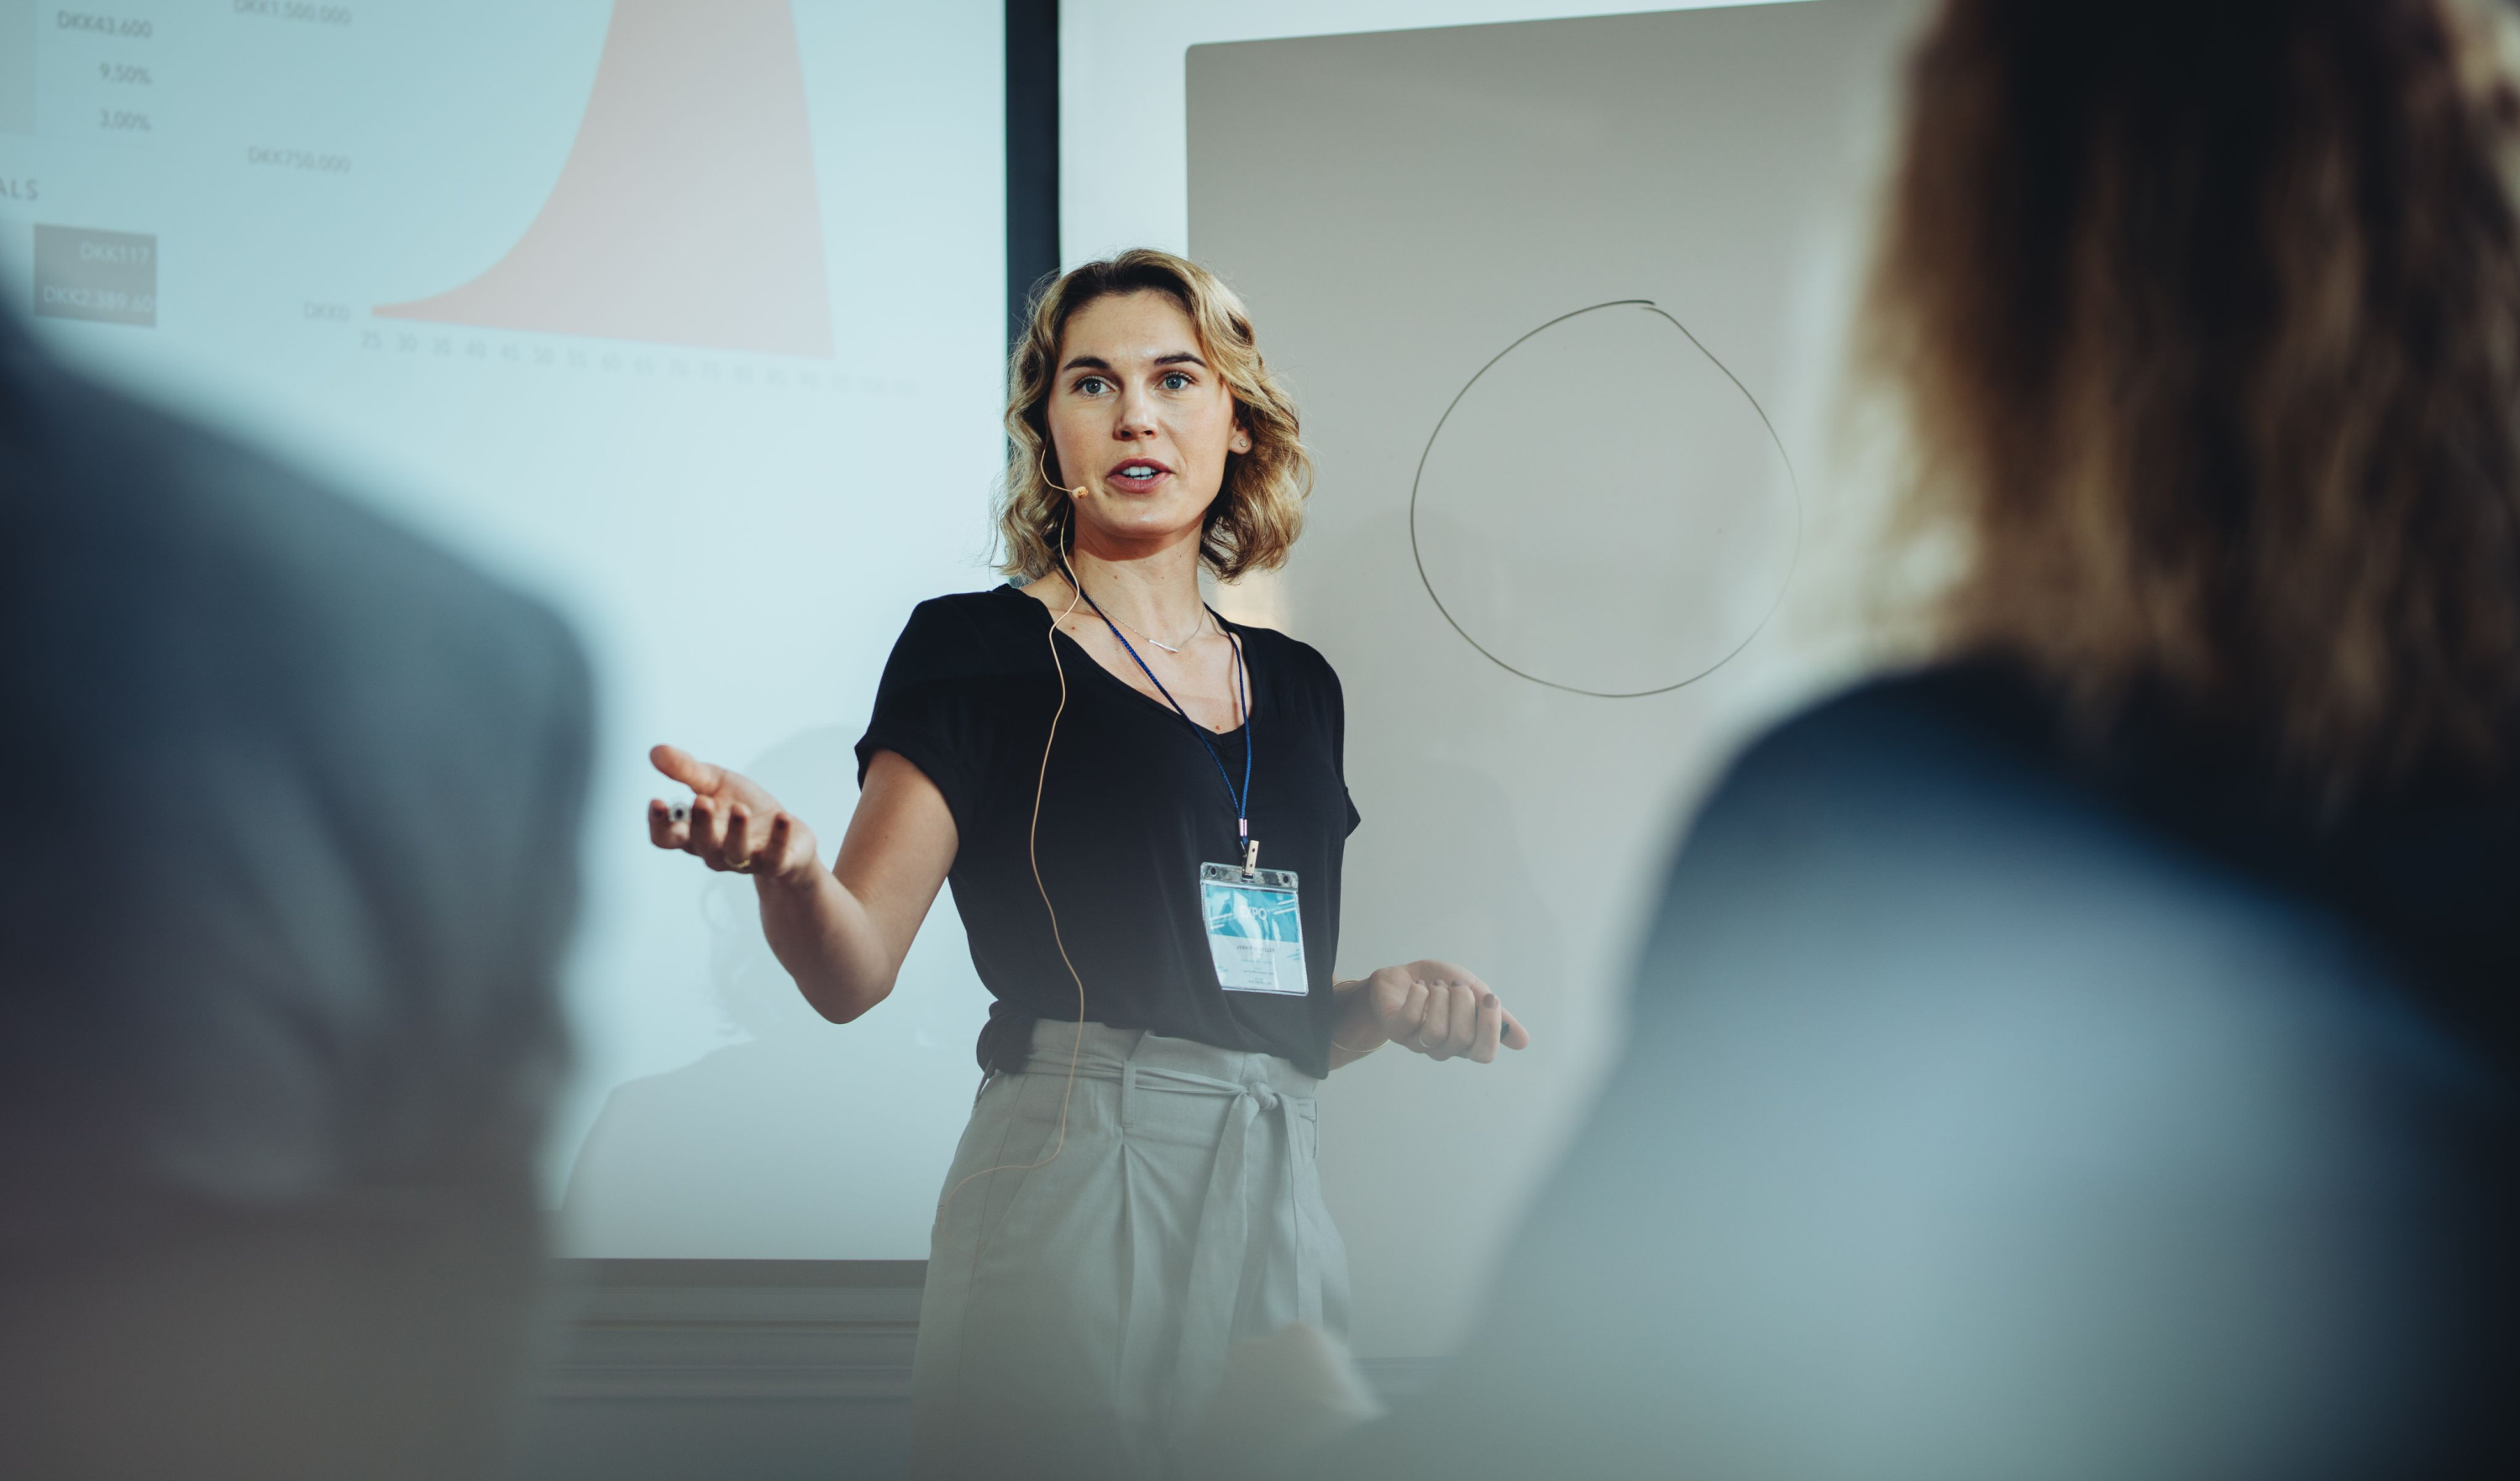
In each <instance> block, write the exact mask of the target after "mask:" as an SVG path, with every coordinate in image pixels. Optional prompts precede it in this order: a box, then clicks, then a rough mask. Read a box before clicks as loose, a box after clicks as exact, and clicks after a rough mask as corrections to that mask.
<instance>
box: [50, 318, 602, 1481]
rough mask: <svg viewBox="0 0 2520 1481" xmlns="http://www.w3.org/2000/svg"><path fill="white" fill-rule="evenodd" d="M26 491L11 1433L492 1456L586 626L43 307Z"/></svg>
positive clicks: (188, 1468) (529, 1257) (131, 1469)
mask: <svg viewBox="0 0 2520 1481" xmlns="http://www.w3.org/2000/svg"><path fill="white" fill-rule="evenodd" d="M0 529H5V532H6V538H5V539H0V695H5V696H7V700H6V702H7V705H8V722H7V724H6V725H5V726H0V776H6V777H7V778H8V779H9V783H10V791H11V801H10V805H9V808H8V810H7V816H6V820H5V822H0V951H5V956H0V1475H7V1476H13V1477H18V1476H23V1477H29V1478H32V1477H45V1478H64V1477H91V1476H93V1477H107V1476H112V1477H125V1476H127V1477H151V1478H166V1477H178V1476H180V1477H187V1478H200V1477H254V1478H263V1481H267V1478H274V1477H290V1478H295V1477H308V1478H312V1477H324V1478H328V1481H330V1478H340V1477H405V1476H408V1477H424V1476H425V1477H431V1478H444V1477H462V1476H468V1475H478V1474H481V1473H483V1472H484V1471H485V1470H486V1469H488V1468H489V1467H490V1466H491V1464H492V1463H493V1462H494V1460H495V1459H496V1458H497V1454H498V1449H499V1446H500V1443H501V1440H502V1438H503V1435H502V1431H503V1429H504V1427H505V1416H506V1414H507V1410H508V1407H509V1405H510V1403H511V1402H512V1395H513V1390H514V1387H515V1380H516V1377H517V1362H518V1358H519V1356H520V1350H521V1343H522V1338H523V1334H524V1329H525V1310H526V1307H527V1305H528V1302H529V1300H530V1296H531V1292H532V1286H533V1281H534V1276H535V1271H536V1269H537V1266H538V1262H539V1257H540V1253H541V1249H540V1230H539V1221H538V1215H537V1209H538V1207H539V1203H538V1199H537V1196H536V1189H535V1188H534V1186H533V1178H532V1173H533V1164H534V1160H535V1154H536V1149H537V1145H538V1143H539V1139H540V1135H541V1131H542V1127H543V1122H544V1117H545V1111H546V1106H547V1102H548V1100H549V1097H550V1095H551V1092H552V1089H553V1087H554V1081H555V1077H556V1075H557V1073H558V1071H559V1069H560V1067H561V1060H562V1035H561V1023H560V1011H559V1006H558V1003H557V1000H556V996H555V974H556V972H557V969H558V964H559V962H560V958H561V954H562V948H563V945H564V939H565V937H566V935H567V933H568V929H569V923H570V919H571V914H572V910H573V895H574V890H575V877H576V868H575V859H576V853H577V831H578V818H579V813H580V807H581V794H582V792H583V791H584V788H585V775H586V764H587V750H588V744H589V740H588V723H589V721H588V692H587V677H586V672H585V669H584V666H583V664H582V661H581V659H580V656H579V653H578V651H577V648H576V646H575V644H574V643H573V641H572V640H571V639H570V638H569V637H568V635H567V634H566V633H565V632H564V631H563V630H562V627H561V625H560V624H559V622H558V621H556V620H555V619H554V618H553V617H552V616H551V615H550V614H549V613H547V612H546V611H544V610H542V609H541V608H539V607H536V606H532V605H530V604H529V603H527V602H524V601H522V600H520V599H518V598H517V597H516V596H513V595H511V594H510V593H508V592H506V591H503V590H501V589H499V588H498V587H495V586H493V585H491V584H490V583H488V582H487V581H484V580H482V579H481V578H480V577H478V576H476V575H474V574H472V572H471V571H469V570H467V569H465V568H464V567H463V566H461V565H459V564H457V563H456V562H455V561H451V560H449V559H448V558H446V557H445V556H443V555H440V554H439V553H437V552H436V551H434V550H432V549H430V548H429V547H428V546H427V545H425V544H423V543H422V542H420V541H418V540H416V539H414V538H412V537H411V536H409V535H406V534H404V533H402V532H400V531H399V530H396V529H394V528H392V527H390V526H389V525H387V524H386V523H384V522H383V521H382V520H380V519H378V518H376V517H374V516H370V515H368V514H366V513H364V512H362V511H361V510H359V509H358V508H356V507H354V506H352V505H349V504H346V503H343V502H342V501H340V500H338V499H337V498H335V497H334V496H332V495H331V494H328V493H326V492H324V491H323V490H321V489H318V488H315V487H313V486H311V485H309V484H308V483H306V482H305V481H303V480H302V479H300V478H298V477H296V476H294V475H293V474H291V473H289V472H286V471H283V470H281V469H279V468H276V467H274V466H273V465H271V464H270V463H267V462H265V461H263V460H261V459H259V458H257V457H255V456H253V455H251V454H249V453H247V452H244V451H242V450H240V449H238V448H236V447H234V446H231V445H229V444H227V443H225V442H222V441H220V440H219V439H217V438H215V437H212V436H209V435H206V434H204V433H203V432H201V431H198V430H195V429H192V428H190V427H187V426H183V425H181V424H179V423H177V422H174V421H171V420H169V419H167V418H165V417H163V416H160V415H158V414H156V413H153V412H150V411H147V410H145V409H143V408H141V407H139V406H137V405H134V404H133V403H131V402H129V401H127V400H124V399H122V398H120V397H118V396H115V395H112V394H110V393H108V392H106V391H104V390H101V389H99V388H97V387H95V386H93V385H90V384H88V383H85V382H84V381H80V380H79V379H77V378H75V377H73V376H71V375H69V374H67V373H66V372H64V371H62V370H61V369H59V368H57V367H55V366H53V365H50V364H48V363H46V361H45V359H44V357H43V356H42V354H41V353H40V352H39V351H38V350H37V348H36V347H35V346H34V344H33V343H32V341H31V340H30V339H29V338H28V337H26V335H25V333H24V332H23V331H22V329H21V328H20V327H19V326H17V325H14V324H11V323H8V322H6V319H5V316H0Z"/></svg>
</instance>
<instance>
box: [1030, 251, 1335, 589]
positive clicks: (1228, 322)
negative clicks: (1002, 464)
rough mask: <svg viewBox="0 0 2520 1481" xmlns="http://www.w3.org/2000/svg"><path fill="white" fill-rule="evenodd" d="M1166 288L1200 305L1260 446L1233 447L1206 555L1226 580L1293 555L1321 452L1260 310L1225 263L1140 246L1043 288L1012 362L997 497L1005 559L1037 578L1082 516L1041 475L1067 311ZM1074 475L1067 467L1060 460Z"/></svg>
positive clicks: (1194, 320) (1218, 362)
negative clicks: (1219, 267) (1314, 449)
mask: <svg viewBox="0 0 2520 1481" xmlns="http://www.w3.org/2000/svg"><path fill="white" fill-rule="evenodd" d="M1146 292H1154V293H1163V294H1165V295H1166V296H1168V297H1170V298H1171V299H1172V300H1173V301H1174V302H1176V303H1178V304H1180V305H1181V307H1182V312H1184V313H1186V314H1188V315H1190V322H1191V324H1192V326H1193V328H1194V329H1195V330H1196V331H1197V334H1198V347H1199V351H1200V353H1201V354H1202V355H1204V356H1205V357H1206V359H1207V362H1208V364H1209V366H1210V367H1212V368H1213V369H1214V370H1215V372H1216V373H1217V374H1218V375H1219V376H1221V377H1223V378H1224V380H1225V384H1226V389H1227V390H1228V391H1229V392H1230V393H1231V394H1232V395H1233V397H1234V417H1235V421H1236V422H1237V423H1238V425H1239V426H1241V427H1242V430H1243V431H1244V432H1245V433H1246V434H1248V435H1249V436H1250V438H1251V451H1249V452H1247V453H1229V454H1227V455H1226V460H1225V481H1224V483H1223V484H1222V486H1220V487H1219V488H1218V489H1217V494H1216V500H1215V502H1214V503H1212V504H1210V505H1209V506H1208V509H1207V523H1206V528H1205V529H1204V530H1203V531H1202V532H1201V534H1200V536H1199V542H1198V558H1199V560H1200V561H1202V562H1204V563H1205V564H1206V566H1207V567H1208V569H1210V570H1212V571H1214V572H1215V573H1216V575H1217V578H1218V579H1219V580H1224V581H1231V580H1233V579H1235V578H1236V577H1238V576H1240V575H1243V574H1245V573H1246V572H1250V571H1256V570H1275V569H1277V568H1278V567H1279V566H1282V565H1283V564H1285V563H1286V555H1287V552H1288V551H1290V550H1292V549H1293V548H1294V544H1295V536H1296V535H1298V534H1299V533H1301V532H1302V530H1303V527H1304V500H1305V499H1306V498H1308V497H1309V496H1310V495H1311V493H1312V488H1313V460H1312V455H1311V454H1309V453H1307V452H1305V451H1304V441H1303V436H1302V432H1301V427H1300V426H1299V424H1298V421H1297V418H1296V415H1295V403H1294V401H1293V400H1292V399H1291V398H1290V397H1288V396H1287V394H1286V392H1285V390H1284V388H1283V387H1282V386H1281V385H1279V384H1278V381H1277V380H1276V378H1275V377H1273V376H1271V375H1270V374H1269V367H1268V365H1267V363H1266V362H1264V361H1263V360H1262V359H1261V357H1260V348H1259V345H1258V342H1257V341H1256V339H1255V338H1254V337H1253V335H1252V333H1251V315H1250V313H1249V311H1247V310H1246V309H1244V308H1243V306H1242V300H1241V299H1240V298H1238V297H1237V296H1236V295H1235V292H1234V290H1232V289H1230V288H1227V287H1226V286H1225V284H1224V283H1223V282H1221V281H1220V280H1219V279H1218V278H1217V277H1216V275H1215V274H1213V273H1211V272H1209V271H1208V270H1207V269H1205V268H1203V267H1201V266H1199V265H1198V264H1197V263H1195V262H1192V261H1190V260H1188V259H1187V258H1183V257H1176V256H1174V255H1173V254H1172V253H1170V252H1159V251H1155V250H1153V249H1152V248H1149V247H1139V248H1137V249H1136V250H1134V251H1126V252H1122V253H1120V254H1119V255H1118V256H1115V257H1106V258H1104V259H1102V261H1100V262H1088V263H1086V264H1085V265H1084V266H1082V267H1079V268H1076V269H1075V270H1073V271H1071V272H1068V273H1066V274H1064V275H1062V276H1061V277H1059V278H1058V279H1057V281H1056V282H1054V283H1052V284H1051V285H1050V286H1049V287H1048V288H1046V289H1044V290H1043V291H1042V292H1039V293H1037V294H1036V295H1035V296H1034V298H1033V302H1032V313H1031V315H1030V321H1031V322H1030V324H1029V326H1028V327H1027V328H1026V329H1025V331H1024V337H1023V338H1022V340H1021V341H1020V342H1018V343H1017V344H1016V345H1015V349H1014V354H1013V356H1012V359H1011V360H1010V363H1009V365H1008V367H1007V440H1008V443H1009V447H1008V453H1007V484H1006V494H1005V497H1004V498H1003V499H1002V500H1001V501H1000V503H999V505H998V541H999V545H1000V549H1001V559H1000V562H999V567H998V568H999V569H1000V570H1001V571H1003V572H1005V573H1006V574H1007V575H1008V576H1010V577H1014V578H1018V579H1021V580H1025V581H1033V580H1038V579H1039V578H1041V577H1042V576H1045V575H1047V574H1049V573H1050V572H1051V571H1052V570H1054V569H1056V568H1057V564H1058V556H1057V552H1058V549H1059V542H1060V541H1061V539H1062V538H1064V537H1065V536H1066V534H1067V533H1068V529H1069V521H1070V520H1071V519H1072V518H1073V517H1074V514H1073V511H1072V510H1071V509H1070V508H1069V500H1068V496H1067V495H1066V494H1065V493H1063V492H1061V491H1060V490H1059V489H1058V488H1057V487H1056V486H1054V485H1053V484H1052V483H1051V481H1050V480H1049V478H1047V477H1045V476H1043V471H1042V470H1043V465H1044V463H1045V462H1047V461H1049V460H1050V459H1052V458H1055V457H1056V456H1057V454H1056V453H1055V452H1053V451H1052V450H1051V447H1050V426H1049V416H1048V410H1047V408H1048V406H1049V402H1050V392H1051V387H1052V385H1053V384H1054V382H1055V381H1057V376H1058V345H1059V339H1060V337H1062V336H1063V335H1065V334H1066V332H1067V321H1068V320H1070V319H1072V318H1074V317H1075V316H1076V312H1077V310H1079V309H1081V308H1083V307H1085V305H1087V304H1089V303H1092V302H1094V301H1095V300H1096V299H1098V298H1108V297H1116V296H1121V295H1125V294H1129V293H1146ZM1057 473H1058V476H1059V477H1060V478H1062V479H1064V478H1065V477H1066V471H1065V470H1063V469H1061V470H1058V471H1057Z"/></svg>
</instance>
